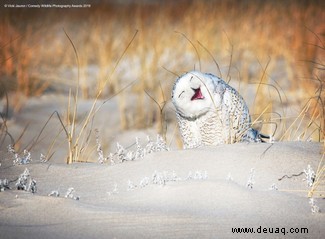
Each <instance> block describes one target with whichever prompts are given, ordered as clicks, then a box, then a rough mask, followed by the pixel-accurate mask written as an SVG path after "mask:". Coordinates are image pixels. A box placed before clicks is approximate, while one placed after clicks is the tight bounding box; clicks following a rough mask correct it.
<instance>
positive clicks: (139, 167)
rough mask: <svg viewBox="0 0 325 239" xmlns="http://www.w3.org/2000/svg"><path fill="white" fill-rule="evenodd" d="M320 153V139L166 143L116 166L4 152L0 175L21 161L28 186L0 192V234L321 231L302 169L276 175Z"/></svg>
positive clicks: (10, 173)
mask: <svg viewBox="0 0 325 239" xmlns="http://www.w3.org/2000/svg"><path fill="white" fill-rule="evenodd" d="M321 152H322V145H321V144H320V143H313V142H281V143H274V144H268V143H267V144H246V143H239V144H234V145H220V146H217V147H206V148H198V149H191V150H177V149H171V150H170V151H164V152H155V153H151V154H148V155H146V156H145V157H144V158H143V159H139V160H136V161H129V162H124V163H118V164H115V165H109V164H98V163H73V164H72V165H65V164H62V163H55V162H47V163H41V162H36V161H33V162H32V163H30V164H26V165H16V166H12V162H11V160H9V159H7V160H6V159H4V158H3V159H2V161H1V162H2V165H1V167H0V178H1V179H4V178H7V179H8V180H14V179H16V178H17V177H18V176H19V175H20V174H21V173H23V171H24V170H25V168H27V169H28V170H29V172H30V176H31V177H32V178H33V179H35V180H36V182H37V192H36V193H31V192H26V191H23V190H19V191H18V190H16V189H15V182H13V183H11V186H12V189H11V190H5V191H4V192H1V193H0V208H1V214H0V238H265V237H266V238H324V235H325V227H324V223H325V216H324V213H323V212H324V211H325V201H324V194H323V195H322V196H321V197H318V198H316V197H315V198H316V205H317V206H318V207H319V208H320V210H321V212H319V213H312V211H311V205H310V204H309V199H308V197H307V191H308V190H309V188H308V186H307V183H306V181H304V180H303V179H304V178H305V174H302V175H300V176H297V177H293V178H284V179H282V180H281V181H279V180H278V179H279V178H281V177H282V176H284V175H292V174H297V173H300V172H303V170H304V169H307V166H308V165H310V166H311V168H312V169H314V170H315V171H316V169H317V166H318V163H319V161H320V159H321ZM252 169H254V170H253V171H252ZM251 172H253V173H251ZM249 179H251V180H249ZM249 181H250V187H247V184H248V183H249ZM272 185H273V190H272ZM274 185H275V186H274ZM71 187H72V188H74V190H75V191H74V192H73V195H71V197H67V198H66V197H65V194H66V192H67V190H68V189H69V188H71ZM275 187H276V188H277V190H274V188H275ZM55 190H56V191H58V192H59V193H60V195H59V196H58V197H56V196H49V194H50V193H51V192H52V191H55ZM300 190H301V191H300ZM322 190H324V189H322ZM315 196H316V195H315ZM318 196H319V195H318ZM322 211H323V212H322ZM233 228H252V229H253V230H254V231H255V233H240V234H238V233H233ZM292 228H293V229H294V230H296V232H297V233H290V230H291V229H292ZM304 228H307V230H308V232H307V231H304ZM263 230H266V231H267V232H268V233H258V232H263ZM272 230H273V233H271V231H272ZM298 231H299V232H298Z"/></svg>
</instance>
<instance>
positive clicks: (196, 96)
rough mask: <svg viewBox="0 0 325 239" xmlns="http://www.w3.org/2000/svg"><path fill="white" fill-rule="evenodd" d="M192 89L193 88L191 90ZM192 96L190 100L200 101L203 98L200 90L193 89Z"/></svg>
mask: <svg viewBox="0 0 325 239" xmlns="http://www.w3.org/2000/svg"><path fill="white" fill-rule="evenodd" d="M192 89H193V88H192ZM193 90H194V95H193V96H192V98H191V100H202V99H204V96H203V95H202V92H201V88H200V87H199V88H197V89H193Z"/></svg>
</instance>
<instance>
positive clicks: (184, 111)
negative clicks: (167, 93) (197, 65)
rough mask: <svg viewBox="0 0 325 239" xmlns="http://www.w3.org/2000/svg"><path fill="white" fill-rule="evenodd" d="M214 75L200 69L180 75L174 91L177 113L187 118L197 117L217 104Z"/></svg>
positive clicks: (173, 97) (173, 98)
mask: <svg viewBox="0 0 325 239" xmlns="http://www.w3.org/2000/svg"><path fill="white" fill-rule="evenodd" d="M213 77H214V76H212V75H210V74H204V73H201V72H198V71H191V72H188V73H186V74H185V75H183V76H181V77H179V78H178V79H177V80H176V82H175V84H174V88H173V92H172V101H173V104H174V105H175V108H176V111H177V113H179V114H180V115H181V116H183V117H186V118H197V117H199V116H201V115H203V114H205V113H207V112H208V111H209V110H211V109H212V108H213V107H214V106H215V100H214V92H215V84H214V82H213Z"/></svg>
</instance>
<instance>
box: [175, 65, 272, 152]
mask: <svg viewBox="0 0 325 239" xmlns="http://www.w3.org/2000/svg"><path fill="white" fill-rule="evenodd" d="M172 101H173V104H174V105H175V108H176V115H177V120H178V124H179V128H180V132H181V135H182V138H183V142H184V148H194V147H198V146H201V145H218V144H231V143H235V142H241V141H249V142H262V138H265V137H267V136H264V135H262V134H260V133H259V132H258V131H256V130H255V129H253V128H251V119H250V115H249V111H248V107H247V105H246V103H245V101H244V99H243V98H242V97H241V96H240V95H239V93H238V92H237V91H236V90H235V89H234V88H232V87H231V86H229V85H228V84H227V83H226V82H225V81H223V80H222V79H220V78H218V77H216V76H214V75H212V74H208V73H201V72H198V71H192V72H188V73H186V74H185V75H183V76H181V77H179V78H178V79H177V80H176V82H175V84H174V88H173V92H172Z"/></svg>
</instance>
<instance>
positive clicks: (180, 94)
mask: <svg viewBox="0 0 325 239" xmlns="http://www.w3.org/2000/svg"><path fill="white" fill-rule="evenodd" d="M183 93H185V90H183V91H182V93H180V94H179V96H178V98H181V96H182V94H183Z"/></svg>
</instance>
